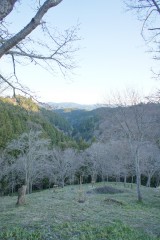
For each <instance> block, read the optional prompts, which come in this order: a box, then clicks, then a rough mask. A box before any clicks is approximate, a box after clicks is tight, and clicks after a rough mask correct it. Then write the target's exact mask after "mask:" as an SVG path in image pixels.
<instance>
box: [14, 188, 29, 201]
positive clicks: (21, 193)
mask: <svg viewBox="0 0 160 240" xmlns="http://www.w3.org/2000/svg"><path fill="white" fill-rule="evenodd" d="M26 189H27V186H26V185H23V186H22V187H21V188H19V189H18V200H17V203H16V204H17V205H24V204H25V195H26Z"/></svg>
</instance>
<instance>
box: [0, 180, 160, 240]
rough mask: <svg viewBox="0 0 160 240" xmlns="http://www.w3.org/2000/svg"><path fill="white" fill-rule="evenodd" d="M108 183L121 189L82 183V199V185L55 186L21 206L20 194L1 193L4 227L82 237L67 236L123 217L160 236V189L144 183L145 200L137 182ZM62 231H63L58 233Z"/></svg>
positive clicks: (49, 236)
mask: <svg viewBox="0 0 160 240" xmlns="http://www.w3.org/2000/svg"><path fill="white" fill-rule="evenodd" d="M102 186H103V185H102V184H96V188H98V187H102ZM107 186H108V187H109V188H111V187H112V188H116V189H118V190H121V192H119V193H118V194H116V193H114V194H111V193H108V194H97V193H96V191H94V193H92V194H87V192H88V191H91V190H92V188H91V186H90V185H89V184H86V185H83V186H82V188H83V191H84V194H85V196H84V199H85V201H84V202H83V203H79V202H78V201H77V199H78V197H77V194H78V186H76V185H75V186H66V187H65V188H63V189H57V190H56V192H55V191H53V189H51V190H45V191H42V192H36V193H33V194H31V195H27V196H26V205H25V206H20V207H16V206H15V203H16V200H17V197H9V196H7V197H1V198H0V213H1V214H0V231H1V232H4V231H8V229H12V228H15V227H18V228H19V227H20V228H23V229H26V230H27V231H31V232H32V231H35V230H37V231H40V232H42V235H43V236H45V238H42V239H46V240H48V239H81V238H80V237H79V238H78V237H77V238H76V237H75V238H71V236H70V237H68V238H67V236H69V233H70V232H71V231H72V230H73V229H74V228H75V229H76V230H75V232H77V231H78V230H77V229H81V228H82V227H81V226H84V225H88V224H89V225H90V226H96V228H98V227H100V228H101V227H106V226H111V225H112V224H114V223H115V222H117V221H118V222H119V221H120V222H121V223H122V224H126V225H127V226H129V227H131V228H135V229H137V230H140V231H144V232H145V233H146V234H148V235H150V236H153V237H154V236H159V237H160V192H156V191H155V189H149V188H146V187H143V189H142V191H143V197H144V201H143V203H138V202H137V200H136V189H135V186H134V187H133V189H131V188H129V187H125V188H124V186H123V184H118V185H115V184H111V183H108V184H107ZM79 226H80V227H79ZM71 229H72V230H71ZM60 231H61V235H58V234H59V232H60ZM62 231H64V236H63V232H62ZM79 231H80V230H79ZM66 232H67V233H66ZM54 234H55V235H54ZM67 234H68V235H67ZM77 234H78V233H77ZM76 236H77V235H76ZM6 239H7V238H6ZM8 239H9V238H8ZM13 239H14V238H13ZM15 239H16V238H15ZM17 239H18V238H17ZM28 239H31V238H28ZM34 239H38V238H34ZM82 239H87V238H82ZM88 239H94V238H88ZM100 239H103V238H100ZM104 239H106V238H104ZM112 239H113V238H112ZM124 239H125V238H124ZM126 239H127V238H126ZM137 239H138V238H137ZM139 239H140V238H139ZM157 239H158V238H157Z"/></svg>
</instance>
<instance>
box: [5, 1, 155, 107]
mask: <svg viewBox="0 0 160 240" xmlns="http://www.w3.org/2000/svg"><path fill="white" fill-rule="evenodd" d="M22 2H23V1H22ZM26 2H27V3H25V4H26V5H24V6H23V5H22V4H21V5H18V6H17V7H16V9H15V11H14V12H13V13H12V14H11V16H9V17H10V19H9V20H10V22H13V23H14V25H13V30H14V31H15V32H16V31H18V29H20V28H21V27H22V26H25V24H26V23H27V22H28V21H29V19H30V17H31V16H32V15H29V12H31V11H30V8H31V2H32V3H33V1H31V0H28V1H26ZM45 20H46V21H48V22H49V23H50V24H52V25H53V26H55V27H57V29H59V30H60V31H61V30H63V29H67V28H69V27H70V26H74V25H76V24H77V22H79V23H80V30H79V32H78V35H79V36H80V37H81V41H80V42H78V43H77V46H80V50H79V51H78V52H77V53H76V57H75V61H76V63H77V65H78V67H77V68H76V69H74V70H73V72H72V73H68V75H67V77H64V76H62V74H61V73H60V72H57V73H55V74H51V73H49V72H47V71H46V70H44V69H42V68H40V67H38V66H34V65H33V66H23V67H22V66H21V67H20V68H18V76H19V79H20V81H21V82H22V83H23V84H25V85H26V86H28V87H29V88H30V89H31V90H33V91H35V92H36V94H37V95H38V96H39V100H40V101H43V102H75V103H80V104H100V103H104V101H105V99H106V98H107V96H109V95H110V94H111V93H112V92H115V91H118V92H123V91H124V89H126V88H133V89H136V90H138V91H140V92H143V94H145V95H149V94H151V93H152V92H153V91H154V90H155V89H157V88H159V85H160V83H159V82H158V81H156V80H155V79H153V74H152V72H151V68H152V67H154V66H155V67H156V64H158V63H156V62H154V60H152V55H151V54H149V53H148V52H147V50H148V48H147V46H146V45H145V42H144V40H143V39H142V37H141V34H140V32H141V26H142V23H141V22H140V21H138V20H137V16H136V15H135V14H134V13H133V12H126V9H125V5H124V3H123V0H112V1H107V0H101V1H98V0H97V1H96V0H94V1H93V0H87V1H85V0H82V1H76V0H63V1H62V3H61V4H59V5H58V6H57V7H55V8H54V9H51V10H50V11H49V12H48V13H47V15H46V16H45ZM15 23H16V24H15ZM4 70H5V66H4ZM6 71H7V67H6Z"/></svg>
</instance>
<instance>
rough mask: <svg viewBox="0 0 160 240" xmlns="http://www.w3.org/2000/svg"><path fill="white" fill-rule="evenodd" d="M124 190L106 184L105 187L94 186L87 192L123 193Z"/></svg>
mask: <svg viewBox="0 0 160 240" xmlns="http://www.w3.org/2000/svg"><path fill="white" fill-rule="evenodd" d="M123 192H124V191H122V190H120V189H117V188H113V187H108V186H104V187H99V188H94V189H92V190H90V191H88V192H87V193H98V194H106V193H108V194H115V193H123Z"/></svg>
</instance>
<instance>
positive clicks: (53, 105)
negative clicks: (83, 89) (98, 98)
mask: <svg viewBox="0 0 160 240" xmlns="http://www.w3.org/2000/svg"><path fill="white" fill-rule="evenodd" d="M47 104H48V105H49V106H51V108H53V109H70V108H71V109H84V110H87V111H90V110H93V109H96V108H97V107H99V106H98V105H97V104H91V105H89V104H88V105H87V104H79V103H72V102H62V103H55V102H48V103H47Z"/></svg>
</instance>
